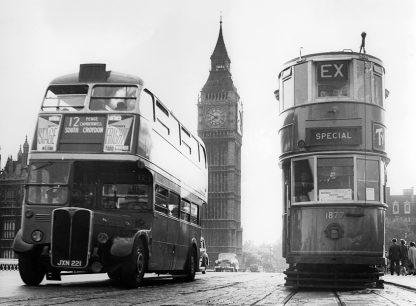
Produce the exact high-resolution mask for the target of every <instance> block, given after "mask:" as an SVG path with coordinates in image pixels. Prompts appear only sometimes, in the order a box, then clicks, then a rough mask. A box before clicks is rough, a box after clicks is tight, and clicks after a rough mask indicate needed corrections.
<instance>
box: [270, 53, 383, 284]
mask: <svg viewBox="0 0 416 306" xmlns="http://www.w3.org/2000/svg"><path fill="white" fill-rule="evenodd" d="M384 74H385V70H384V67H383V63H382V61H381V60H380V59H378V58H376V57H374V56H371V55H369V54H366V53H356V52H352V51H351V50H346V51H341V52H326V53H318V54H310V55H305V56H300V57H298V58H295V59H293V60H291V61H289V62H287V63H286V64H284V67H283V69H282V71H281V72H280V73H279V89H278V90H276V91H275V95H276V98H277V99H278V100H279V113H280V116H279V119H280V122H281V125H280V129H279V138H280V144H281V155H280V157H279V164H280V166H281V169H282V170H283V171H282V175H283V177H282V184H283V201H282V203H283V240H282V241H283V256H284V257H285V258H286V262H287V263H288V268H287V270H286V271H285V274H286V278H285V280H286V283H285V285H286V286H290V287H295V288H298V287H334V288H335V287H337V288H368V287H381V286H382V280H381V279H380V276H381V275H382V273H381V272H379V271H380V269H379V268H380V267H382V266H383V265H385V258H384V226H385V225H384V217H385V211H386V208H387V204H386V166H387V164H388V162H389V159H388V157H387V154H386V152H385V129H386V126H385V122H384V120H385V119H384V115H385V109H384V102H385V98H386V96H387V94H388V91H387V90H385V84H384Z"/></svg>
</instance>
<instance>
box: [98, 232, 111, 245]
mask: <svg viewBox="0 0 416 306" xmlns="http://www.w3.org/2000/svg"><path fill="white" fill-rule="evenodd" d="M97 241H98V242H99V243H101V244H105V243H107V241H108V235H107V234H106V233H99V234H98V235H97Z"/></svg>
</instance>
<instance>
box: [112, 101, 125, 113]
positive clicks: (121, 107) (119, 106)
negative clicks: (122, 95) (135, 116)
mask: <svg viewBox="0 0 416 306" xmlns="http://www.w3.org/2000/svg"><path fill="white" fill-rule="evenodd" d="M115 110H117V111H126V110H127V105H126V103H125V102H124V101H121V102H118V103H117V107H116V109H115Z"/></svg>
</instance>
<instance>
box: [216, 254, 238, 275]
mask: <svg viewBox="0 0 416 306" xmlns="http://www.w3.org/2000/svg"><path fill="white" fill-rule="evenodd" d="M238 269H239V265H238V259H237V255H236V254H234V253H220V254H218V259H217V260H216V261H215V271H216V272H224V271H230V272H237V271H238Z"/></svg>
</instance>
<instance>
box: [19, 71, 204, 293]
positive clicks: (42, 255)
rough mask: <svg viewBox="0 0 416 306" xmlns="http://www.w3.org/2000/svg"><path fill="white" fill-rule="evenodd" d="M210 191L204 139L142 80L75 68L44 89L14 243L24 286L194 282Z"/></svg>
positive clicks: (137, 284)
mask: <svg viewBox="0 0 416 306" xmlns="http://www.w3.org/2000/svg"><path fill="white" fill-rule="evenodd" d="M207 182H208V175H207V158H206V151H205V146H204V144H203V142H202V140H201V139H199V138H198V137H197V136H196V134H195V133H191V132H190V130H189V129H187V128H186V127H185V126H184V125H183V124H182V123H181V122H180V121H179V120H178V119H177V118H176V117H175V115H174V114H173V113H172V112H171V111H170V110H169V109H168V108H167V107H166V106H165V105H164V104H163V103H162V102H161V101H160V99H158V98H157V97H156V96H155V95H154V94H153V93H152V92H151V91H150V90H149V89H148V88H146V87H145V85H144V82H143V80H142V79H141V78H139V77H136V76H131V75H127V74H123V73H118V72H114V71H106V65H105V64H81V65H80V70H79V72H77V73H74V74H70V75H65V76H61V77H58V78H56V79H55V80H53V81H52V82H51V83H50V84H49V86H48V88H47V90H46V94H45V96H44V99H43V101H42V104H41V107H40V111H39V115H38V120H37V126H36V130H35V134H34V139H33V145H32V149H31V153H30V158H29V174H28V179H27V182H26V185H25V195H24V202H23V207H22V227H21V229H20V230H19V232H18V234H17V235H16V238H15V240H14V243H13V249H14V251H15V252H16V253H17V254H18V258H19V259H18V260H19V272H20V276H21V278H22V280H23V281H24V282H25V283H26V284H28V285H38V284H39V283H40V282H41V281H42V280H43V278H44V277H45V275H46V278H47V279H48V280H60V279H61V275H63V274H77V273H107V274H108V276H109V277H110V278H111V279H115V280H118V281H120V282H121V283H122V284H123V285H125V286H126V287H129V288H135V287H138V286H140V285H142V283H143V280H144V274H145V273H157V274H162V273H170V274H173V275H179V274H180V275H183V276H184V277H186V278H187V279H188V280H194V278H195V273H196V272H197V271H198V270H199V264H198V263H199V250H200V241H201V226H200V211H201V206H202V205H204V204H205V203H206V202H207V188H208V187H207Z"/></svg>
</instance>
